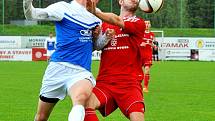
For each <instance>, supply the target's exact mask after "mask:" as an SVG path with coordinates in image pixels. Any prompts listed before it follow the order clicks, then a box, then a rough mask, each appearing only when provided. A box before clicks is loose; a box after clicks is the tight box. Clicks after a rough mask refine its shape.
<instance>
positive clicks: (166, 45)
mask: <svg viewBox="0 0 215 121" xmlns="http://www.w3.org/2000/svg"><path fill="white" fill-rule="evenodd" d="M158 43H159V47H160V49H190V47H191V43H190V40H189V39H187V38H178V37H165V38H164V39H159V40H158Z"/></svg>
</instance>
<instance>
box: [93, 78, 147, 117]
mask: <svg viewBox="0 0 215 121" xmlns="http://www.w3.org/2000/svg"><path fill="white" fill-rule="evenodd" d="M93 93H94V94H95V95H96V97H97V98H98V100H99V101H100V104H101V105H100V108H99V111H100V113H101V114H102V115H103V116H108V115H109V114H111V113H112V112H113V111H114V110H116V109H117V108H118V107H119V109H120V110H121V111H122V113H123V114H124V115H125V116H126V117H127V118H129V114H130V113H132V112H143V113H144V110H145V105H144V102H143V101H144V98H143V93H142V85H141V83H138V84H132V85H131V84H129V85H128V84H127V86H125V85H124V86H121V85H120V86H119V85H114V84H107V83H103V82H97V84H96V87H95V88H94V89H93Z"/></svg>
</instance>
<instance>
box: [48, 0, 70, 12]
mask: <svg viewBox="0 0 215 121" xmlns="http://www.w3.org/2000/svg"><path fill="white" fill-rule="evenodd" d="M67 5H68V3H67V2H64V1H60V2H56V3H53V4H51V5H49V6H48V7H47V8H48V9H51V10H58V11H62V9H63V8H65V6H67Z"/></svg>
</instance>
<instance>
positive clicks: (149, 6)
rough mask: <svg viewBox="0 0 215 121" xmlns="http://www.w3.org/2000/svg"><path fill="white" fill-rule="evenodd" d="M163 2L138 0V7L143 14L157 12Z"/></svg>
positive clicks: (161, 0)
mask: <svg viewBox="0 0 215 121" xmlns="http://www.w3.org/2000/svg"><path fill="white" fill-rule="evenodd" d="M163 3H164V0H140V3H139V7H140V9H141V10H142V11H144V12H145V13H155V12H158V11H159V10H160V9H161V7H162V6H163Z"/></svg>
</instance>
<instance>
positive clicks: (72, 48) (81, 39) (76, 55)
mask: <svg viewBox="0 0 215 121" xmlns="http://www.w3.org/2000/svg"><path fill="white" fill-rule="evenodd" d="M32 2H33V0H23V8H24V14H25V17H26V19H28V20H41V21H43V20H45V21H54V22H55V26H56V41H57V45H56V50H55V52H54V53H53V54H52V56H51V57H50V63H49V65H48V67H47V69H46V71H45V74H44V76H43V80H42V87H41V90H40V98H39V102H38V110H37V113H36V116H35V121H47V120H48V118H49V115H50V113H51V112H52V109H53V108H54V106H55V104H56V103H57V102H58V101H59V100H63V99H64V98H65V96H66V95H67V94H68V95H69V96H70V98H71V100H72V103H73V107H72V109H71V112H70V113H69V116H68V120H69V121H71V120H72V121H83V120H84V116H85V110H84V105H85V103H86V100H87V99H88V98H89V96H90V94H91V92H92V88H93V87H94V86H95V84H96V82H95V80H94V77H93V75H92V73H91V71H90V70H91V56H92V50H93V36H92V35H93V29H94V28H95V27H96V26H98V25H99V24H100V23H101V20H100V19H98V18H97V17H95V16H94V15H93V14H91V13H90V12H88V11H87V9H86V7H87V0H73V1H72V2H71V3H66V2H63V1H62V2H57V3H54V4H51V5H50V6H48V7H47V8H34V7H33V5H32ZM100 36H101V35H99V38H101V37H100ZM104 42H105V41H104Z"/></svg>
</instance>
